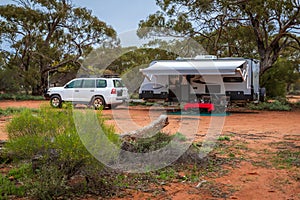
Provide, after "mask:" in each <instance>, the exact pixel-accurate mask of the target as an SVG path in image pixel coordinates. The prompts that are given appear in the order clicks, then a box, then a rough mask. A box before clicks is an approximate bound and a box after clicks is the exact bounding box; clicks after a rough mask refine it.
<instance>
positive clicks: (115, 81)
mask: <svg viewBox="0 0 300 200" xmlns="http://www.w3.org/2000/svg"><path fill="white" fill-rule="evenodd" d="M114 87H116V88H120V87H124V84H123V83H122V81H120V80H114Z"/></svg>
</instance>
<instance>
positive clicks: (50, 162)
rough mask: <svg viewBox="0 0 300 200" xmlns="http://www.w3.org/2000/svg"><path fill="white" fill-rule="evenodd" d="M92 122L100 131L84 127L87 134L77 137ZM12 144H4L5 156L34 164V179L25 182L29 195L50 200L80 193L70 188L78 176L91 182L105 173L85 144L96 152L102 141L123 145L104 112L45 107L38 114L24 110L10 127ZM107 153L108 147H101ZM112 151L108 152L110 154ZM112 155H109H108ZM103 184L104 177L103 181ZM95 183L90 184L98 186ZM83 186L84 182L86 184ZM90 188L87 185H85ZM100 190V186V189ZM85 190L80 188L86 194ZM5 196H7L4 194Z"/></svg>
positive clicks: (10, 142) (108, 156)
mask: <svg viewBox="0 0 300 200" xmlns="http://www.w3.org/2000/svg"><path fill="white" fill-rule="evenodd" d="M73 114H75V115H76V116H77V117H79V118H78V119H77V120H79V122H77V123H79V126H80V123H83V125H86V124H84V123H85V122H91V119H92V118H94V119H95V120H97V121H98V122H99V125H100V127H101V130H99V127H93V125H92V124H91V126H83V128H84V130H85V131H86V132H85V133H86V134H83V135H79V134H78V132H77V131H78V128H80V127H76V126H78V124H75V123H74V115H73ZM8 130H9V141H8V142H7V143H6V144H5V148H4V150H5V152H4V156H5V157H6V158H10V159H11V160H13V161H15V162H17V161H22V162H27V163H28V162H29V163H32V169H33V172H35V173H34V174H33V177H29V179H28V180H27V181H26V185H28V188H27V190H26V191H28V193H27V195H29V196H31V197H33V198H43V199H49V198H50V197H51V198H56V197H59V196H61V195H63V196H67V195H68V193H69V192H70V193H77V192H80V191H76V190H73V189H74V188H71V187H70V186H69V182H70V181H71V178H72V177H73V176H74V175H76V174H84V175H85V176H86V177H89V180H92V179H93V177H94V175H96V174H97V172H99V171H101V170H103V168H104V166H103V165H102V164H100V163H99V162H98V161H97V160H96V159H95V158H94V157H93V155H91V154H90V153H89V152H88V150H87V149H86V146H85V145H86V144H87V143H86V142H90V143H88V145H90V148H91V149H95V151H97V150H98V149H99V145H103V138H106V139H108V140H110V141H111V142H112V143H113V144H114V145H120V140H119V136H118V135H116V134H115V130H114V128H113V127H112V126H107V125H105V124H104V118H103V117H102V115H101V112H99V111H97V114H96V115H95V111H92V110H90V111H87V112H85V111H82V110H74V111H73V112H72V110H71V109H70V108H66V109H60V110H58V109H52V108H50V107H45V108H42V109H40V110H39V111H38V112H33V111H31V110H28V109H26V110H23V111H22V112H21V113H20V114H19V115H17V116H15V117H14V118H13V119H12V121H11V123H10V124H9V125H8ZM102 148H104V149H105V146H104V147H102ZM108 151H109V150H108ZM106 153H107V158H108V159H111V157H112V156H113V157H115V156H116V155H115V152H112V153H111V152H106ZM109 153H110V154H109ZM101 180H103V177H102V178H101ZM94 181H96V179H95V180H93V181H91V183H93V184H96V183H95V182H94ZM83 182H84V181H83ZM85 184H88V183H85ZM98 187H99V185H98ZM85 188H86V187H81V189H82V190H85ZM5 194H8V193H7V192H5Z"/></svg>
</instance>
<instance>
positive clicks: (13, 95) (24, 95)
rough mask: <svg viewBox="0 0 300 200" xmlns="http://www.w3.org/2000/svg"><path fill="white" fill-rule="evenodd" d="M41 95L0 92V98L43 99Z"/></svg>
mask: <svg viewBox="0 0 300 200" xmlns="http://www.w3.org/2000/svg"><path fill="white" fill-rule="evenodd" d="M44 99H45V98H44V97H43V96H32V95H27V94H6V93H4V94H0V100H44Z"/></svg>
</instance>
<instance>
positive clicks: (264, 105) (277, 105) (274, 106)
mask: <svg viewBox="0 0 300 200" xmlns="http://www.w3.org/2000/svg"><path fill="white" fill-rule="evenodd" d="M248 107H249V108H250V109H252V110H270V111H289V110H291V106H290V105H288V104H286V103H284V102H281V101H278V100H275V101H273V102H261V103H259V104H253V103H252V104H249V105H248Z"/></svg>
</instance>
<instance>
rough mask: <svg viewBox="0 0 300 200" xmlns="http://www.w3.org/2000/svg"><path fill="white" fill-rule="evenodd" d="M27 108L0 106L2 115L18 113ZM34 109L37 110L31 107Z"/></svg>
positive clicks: (0, 114)
mask: <svg viewBox="0 0 300 200" xmlns="http://www.w3.org/2000/svg"><path fill="white" fill-rule="evenodd" d="M25 109H26V108H12V107H8V108H6V109H1V108H0V116H9V115H13V114H16V113H20V112H22V111H24V110H25ZM31 110H32V111H35V112H36V110H35V109H31Z"/></svg>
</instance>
